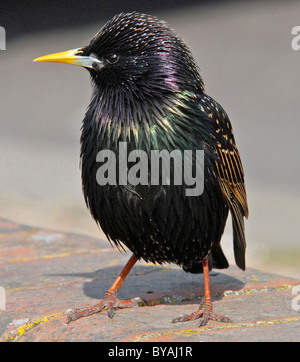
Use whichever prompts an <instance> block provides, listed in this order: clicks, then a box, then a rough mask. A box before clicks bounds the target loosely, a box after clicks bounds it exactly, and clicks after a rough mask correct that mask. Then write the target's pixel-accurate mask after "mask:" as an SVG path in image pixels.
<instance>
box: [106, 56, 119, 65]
mask: <svg viewBox="0 0 300 362" xmlns="http://www.w3.org/2000/svg"><path fill="white" fill-rule="evenodd" d="M118 60H119V57H118V55H117V54H111V55H109V56H108V57H107V61H108V62H109V63H110V64H115V63H117V61H118Z"/></svg>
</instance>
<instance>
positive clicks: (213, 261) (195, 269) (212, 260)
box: [183, 244, 229, 274]
mask: <svg viewBox="0 0 300 362" xmlns="http://www.w3.org/2000/svg"><path fill="white" fill-rule="evenodd" d="M208 265H209V270H211V269H213V268H214V269H226V268H228V267H229V264H228V261H227V259H226V256H225V255H224V253H223V250H222V248H221V245H220V244H219V245H218V246H217V248H216V249H215V250H214V251H213V252H212V253H211V255H210V256H209V258H208ZM183 270H184V271H185V272H187V273H193V274H199V273H203V267H202V263H195V264H193V265H192V266H188V267H185V266H183Z"/></svg>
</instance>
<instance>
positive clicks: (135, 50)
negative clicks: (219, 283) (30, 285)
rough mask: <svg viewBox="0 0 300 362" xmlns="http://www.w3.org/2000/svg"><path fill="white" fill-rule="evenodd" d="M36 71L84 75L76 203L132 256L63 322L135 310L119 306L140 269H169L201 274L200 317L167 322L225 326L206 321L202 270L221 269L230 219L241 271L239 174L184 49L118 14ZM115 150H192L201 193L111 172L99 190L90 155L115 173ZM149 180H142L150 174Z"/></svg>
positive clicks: (170, 36)
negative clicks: (73, 70)
mask: <svg viewBox="0 0 300 362" xmlns="http://www.w3.org/2000/svg"><path fill="white" fill-rule="evenodd" d="M35 61H48V62H49V61H50V62H62V63H69V64H75V65H80V66H83V67H85V68H86V69H87V70H88V71H89V73H90V76H91V80H92V83H93V94H92V98H91V102H90V105H89V107H88V109H87V112H86V114H85V117H84V120H83V125H82V134H81V162H82V185H83V193H84V197H85V201H86V204H87V206H88V208H89V210H90V212H91V214H92V216H93V217H94V219H95V220H96V222H97V223H98V224H99V225H100V227H101V228H102V230H103V231H104V233H105V234H106V236H107V238H108V239H109V241H110V242H111V243H112V244H115V245H117V246H118V247H122V246H124V245H125V246H126V247H127V248H128V249H129V250H131V252H132V253H133V255H132V256H131V258H130V260H129V261H128V263H127V265H126V266H125V268H124V269H123V271H122V272H121V274H120V275H119V277H118V278H117V279H116V281H115V283H114V284H113V285H112V287H111V288H110V289H109V290H108V292H107V293H106V294H105V296H104V298H103V299H102V300H101V301H100V302H99V303H98V304H96V305H95V306H88V307H84V308H82V309H72V310H68V311H67V322H70V321H72V320H76V319H78V318H80V317H82V316H87V315H90V314H94V313H97V312H100V311H102V310H103V309H106V308H107V309H108V315H109V316H110V317H112V316H113V314H114V311H115V309H117V308H126V307H134V306H138V305H140V304H141V300H140V299H139V298H134V299H132V300H127V301H120V300H118V299H117V292H118V290H119V288H120V286H121V284H122V283H123V281H124V279H125V277H126V276H127V274H128V273H129V271H130V269H131V268H132V267H133V265H134V264H135V262H136V261H137V260H139V259H144V260H145V261H148V262H153V263H159V264H162V263H176V264H177V265H180V266H181V267H182V268H183V270H184V271H185V272H190V273H202V272H203V273H204V281H205V298H204V301H203V302H202V303H201V305H200V307H199V310H197V311H196V312H194V313H192V314H190V315H180V316H178V317H177V318H175V319H173V322H179V321H187V320H192V319H197V318H200V322H199V326H201V325H205V324H206V323H207V321H208V320H209V319H212V320H217V321H222V322H228V321H230V320H231V319H230V317H228V316H224V317H223V316H217V315H215V314H214V313H213V311H212V302H211V296H210V287H209V270H210V269H211V268H213V267H214V268H220V269H222V268H227V267H228V261H227V259H226V257H225V255H224V254H223V251H222V248H221V245H220V240H221V236H222V234H223V231H224V227H225V224H226V220H227V216H228V212H229V211H230V213H231V217H232V223H233V245H234V255H235V261H236V264H237V265H238V266H239V267H240V268H241V269H243V270H244V269H245V248H246V241H245V232H244V217H246V218H247V217H248V206H247V198H246V190H245V183H244V172H243V167H242V163H241V158H240V155H239V152H238V149H237V147H236V143H235V139H234V135H233V131H232V127H231V123H230V120H229V118H228V115H227V114H226V112H225V111H224V109H223V108H222V106H221V105H220V104H218V103H217V102H216V101H215V100H214V99H212V98H211V97H210V96H208V95H206V94H205V91H204V85H203V81H202V78H201V76H200V74H199V69H198V67H197V65H196V62H195V60H194V58H193V56H192V53H191V51H190V49H189V48H188V46H187V45H186V44H185V43H184V42H183V41H182V40H181V39H180V38H179V37H178V36H177V35H176V33H175V32H174V31H173V30H171V29H170V28H169V26H168V25H167V24H166V23H165V22H164V21H160V20H159V19H157V18H155V17H152V16H150V15H146V14H140V13H138V12H132V13H121V14H119V15H116V16H115V17H114V18H113V19H112V20H110V21H109V22H108V23H106V25H104V26H103V27H102V29H101V30H100V31H99V32H98V33H97V34H96V35H95V36H94V37H93V39H92V40H91V42H90V44H89V45H87V46H85V47H83V48H79V49H74V50H71V51H67V52H63V53H56V54H52V55H48V56H44V57H40V58H37V59H35ZM120 142H124V143H125V142H126V145H127V151H128V152H129V151H132V150H142V151H144V152H145V153H146V155H147V156H149V157H150V156H151V151H152V150H158V151H161V150H167V151H168V152H171V151H173V150H179V151H180V152H182V153H183V152H184V150H191V151H192V158H193V161H196V158H195V154H196V150H203V151H204V179H203V184H204V190H203V193H202V194H201V195H196V196H187V195H186V190H187V185H186V184H185V183H184V182H183V183H182V185H180V184H178V183H176V182H175V181H174V180H175V177H173V176H172V177H171V178H170V180H169V184H165V183H163V182H162V178H161V177H160V178H159V180H160V182H159V183H158V184H154V185H153V184H151V182H150V181H149V183H148V184H147V185H145V184H142V183H130V182H127V183H121V182H120V179H121V177H123V176H124V175H122V174H121V171H120V172H119V173H118V172H117V171H116V173H117V174H118V175H117V178H118V180H119V182H117V184H110V183H107V184H103V185H100V184H99V182H98V181H97V171H98V170H99V166H100V165H104V164H105V163H104V160H102V161H103V162H102V163H101V162H100V161H99V159H97V154H98V152H99V151H101V150H110V151H113V152H114V153H115V155H116V158H117V160H116V162H117V163H116V166H117V165H120V162H121V161H120V157H121V156H120V157H119V149H120ZM125 156H127V155H125ZM122 157H123V156H122ZM98 161H99V162H98ZM106 161H107V159H106ZM129 164H130V163H127V166H126V168H125V169H126V170H127V167H129ZM131 164H132V163H131ZM193 165H195V163H193ZM140 166H141V165H140ZM177 166H178V164H177ZM177 166H176V167H177ZM176 167H175V161H174V163H171V167H170V172H171V175H172V174H173V173H172V171H176V169H175V168H176ZM117 170H118V168H117ZM147 170H148V171H149V173H150V171H151V170H150V166H149V169H148V166H147ZM139 172H141V169H140V170H139ZM139 172H137V174H136V176H137V177H138V176H141V174H139ZM193 172H194V174H195V172H196V171H195V166H193ZM106 175H107V173H106Z"/></svg>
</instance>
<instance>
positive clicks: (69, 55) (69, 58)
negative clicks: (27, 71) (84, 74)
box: [33, 48, 102, 68]
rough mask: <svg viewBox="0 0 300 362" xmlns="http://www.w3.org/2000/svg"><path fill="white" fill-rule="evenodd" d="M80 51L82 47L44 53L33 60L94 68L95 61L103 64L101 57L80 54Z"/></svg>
mask: <svg viewBox="0 0 300 362" xmlns="http://www.w3.org/2000/svg"><path fill="white" fill-rule="evenodd" d="M80 51H81V48H77V49H72V50H67V51H65V52H61V53H54V54H49V55H44V56H43V57H39V58H36V59H34V60H33V61H34V62H54V63H66V64H74V65H80V66H81V67H85V68H93V65H95V63H101V64H102V62H101V61H100V60H99V59H96V58H93V57H90V56H82V55H80ZM98 66H99V65H98Z"/></svg>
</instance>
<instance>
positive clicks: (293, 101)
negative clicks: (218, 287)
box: [0, 0, 300, 278]
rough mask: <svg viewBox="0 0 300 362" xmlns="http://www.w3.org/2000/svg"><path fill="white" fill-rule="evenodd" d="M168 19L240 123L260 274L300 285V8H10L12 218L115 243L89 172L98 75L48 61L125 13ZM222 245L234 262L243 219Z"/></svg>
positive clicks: (5, 162)
mask: <svg viewBox="0 0 300 362" xmlns="http://www.w3.org/2000/svg"><path fill="white" fill-rule="evenodd" d="M129 10H138V11H142V12H147V13H151V14H152V15H156V16H158V17H159V18H162V19H164V20H166V21H167V22H168V23H169V24H170V25H171V27H172V28H174V29H176V31H177V33H178V34H179V35H180V36H181V37H182V38H183V39H184V40H185V41H186V42H187V43H188V44H189V46H190V47H191V48H192V50H193V53H194V55H195V58H196V60H197V62H198V64H199V65H200V68H201V70H202V76H203V78H204V81H205V84H206V92H207V93H208V94H209V95H211V96H212V97H214V98H215V99H216V100H217V101H218V102H220V103H221V104H222V105H223V107H224V108H225V109H226V111H227V113H228V114H229V116H230V118H231V121H232V124H233V128H234V131H235V136H236V140H237V144H238V147H239V150H240V153H241V156H242V160H243V164H244V169H245V174H246V186H247V192H248V201H249V208H250V216H249V220H248V221H247V222H246V233H247V242H248V248H247V255H248V263H247V264H248V266H251V267H258V268H260V269H262V270H267V271H272V272H275V273H281V274H284V275H288V276H291V277H298V278H299V277H300V267H299V265H300V263H299V257H300V247H299V234H300V221H299V217H300V193H299V186H300V170H299V142H298V138H299V135H300V119H299V118H300V96H299V95H300V93H299V92H300V51H294V50H293V49H292V47H291V41H292V38H293V36H292V35H291V31H292V28H293V27H294V26H296V25H300V17H299V15H300V2H299V1H271V0H269V1H195V0H194V1H188V0H185V1H180V0H178V1H170V0H167V1H166V0H165V1H164V2H161V1H159V2H158V1H154V0H152V1H139V2H137V1H127V2H126V3H125V4H124V3H122V2H121V1H116V0H110V1H109V2H108V1H100V0H98V1H96V0H93V1H92V0H90V1H88V2H86V1H51V2H46V3H45V2H40V1H29V2H14V1H10V2H8V1H6V0H2V2H1V13H0V26H3V27H5V29H6V33H7V43H6V50H5V51H0V91H1V97H0V216H1V217H4V218H8V219H12V220H14V221H18V222H20V223H26V224H30V225H35V226H42V227H46V228H54V229H56V230H63V231H71V232H79V233H82V234H86V235H91V236H96V237H100V238H105V236H104V235H103V233H102V232H101V231H99V230H98V228H97V227H96V225H95V223H94V221H93V220H92V218H91V217H90V214H89V212H88V210H87V209H86V207H85V204H84V200H83V196H82V192H81V179H80V169H79V137H80V127H81V121H82V119H83V115H84V112H85V109H86V107H87V106H88V103H89V99H90V94H91V87H90V80H89V75H88V72H87V71H86V70H84V69H82V68H79V67H73V66H69V65H65V64H46V63H32V60H33V59H34V58H36V57H38V56H41V55H45V54H49V53H53V52H59V51H63V50H67V49H72V48H77V47H80V46H83V45H85V44H87V43H88V42H89V40H90V39H91V37H92V36H93V35H94V34H95V33H96V32H97V31H98V29H99V28H100V27H101V26H102V25H103V24H104V23H105V22H106V21H107V20H109V19H110V18H111V17H112V16H113V15H114V14H116V13H119V12H121V11H129ZM222 244H223V245H224V249H225V253H226V255H228V256H229V260H230V263H234V259H233V256H232V255H233V253H232V235H231V222H228V227H227V228H226V231H225V235H224V237H223V241H222Z"/></svg>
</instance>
